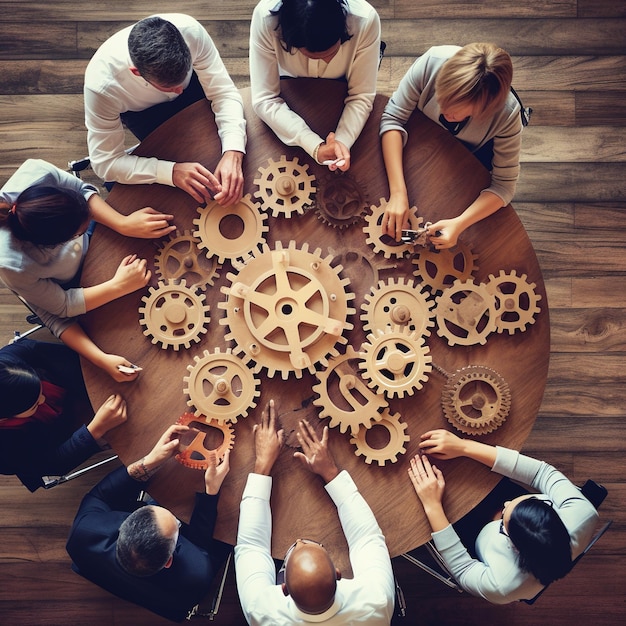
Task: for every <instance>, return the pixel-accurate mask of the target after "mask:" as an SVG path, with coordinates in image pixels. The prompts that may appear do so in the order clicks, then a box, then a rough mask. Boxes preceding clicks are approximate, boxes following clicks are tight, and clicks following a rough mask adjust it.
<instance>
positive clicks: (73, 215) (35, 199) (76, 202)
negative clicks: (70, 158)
mask: <svg viewBox="0 0 626 626" xmlns="http://www.w3.org/2000/svg"><path fill="white" fill-rule="evenodd" d="M5 219H6V222H7V223H8V226H9V228H10V230H11V232H12V233H13V235H14V236H15V237H16V238H17V239H20V240H21V241H29V242H30V243H34V244H35V245H38V246H54V245H57V244H59V243H63V242H65V241H69V240H70V239H72V238H73V237H74V236H75V235H76V234H77V233H78V232H79V230H80V228H81V227H82V226H83V225H85V224H86V223H87V222H88V220H89V206H88V204H87V200H85V198H84V197H83V196H82V195H81V194H80V193H78V192H76V191H74V190H72V189H60V188H58V187H46V186H43V185H35V186H33V187H28V188H27V189H25V190H24V191H22V193H21V194H20V195H19V196H18V198H17V200H16V201H15V210H11V209H8V215H7V217H6V218H5Z"/></svg>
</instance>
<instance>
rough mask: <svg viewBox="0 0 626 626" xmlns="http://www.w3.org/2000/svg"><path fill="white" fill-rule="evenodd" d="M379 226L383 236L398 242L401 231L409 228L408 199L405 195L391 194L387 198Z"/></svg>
mask: <svg viewBox="0 0 626 626" xmlns="http://www.w3.org/2000/svg"><path fill="white" fill-rule="evenodd" d="M381 226H382V230H383V235H388V236H389V237H393V238H394V239H395V240H396V241H400V239H401V238H402V230H403V229H406V228H408V227H409V198H408V196H407V195H406V193H400V194H397V193H396V194H393V193H392V194H391V195H390V196H389V202H388V203H387V208H386V209H385V213H384V214H383V221H382V224H381Z"/></svg>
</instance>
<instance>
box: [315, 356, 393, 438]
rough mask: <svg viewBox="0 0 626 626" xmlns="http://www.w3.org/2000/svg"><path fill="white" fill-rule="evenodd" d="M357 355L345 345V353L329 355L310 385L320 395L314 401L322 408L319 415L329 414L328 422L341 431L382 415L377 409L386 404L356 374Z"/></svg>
mask: <svg viewBox="0 0 626 626" xmlns="http://www.w3.org/2000/svg"><path fill="white" fill-rule="evenodd" d="M360 356H361V355H360V354H359V353H358V352H357V351H356V350H355V349H354V348H353V347H352V346H348V347H347V348H346V352H345V354H342V355H340V356H335V357H332V358H331V359H329V362H328V367H327V368H326V369H324V370H322V371H321V372H316V376H317V378H318V380H319V383H318V384H317V385H313V391H314V392H315V393H317V394H318V396H319V397H318V398H316V399H315V400H313V404H314V405H315V406H318V407H320V408H321V411H320V413H319V417H320V419H323V418H325V417H330V423H329V426H330V427H331V428H333V427H335V426H339V430H340V431H341V432H342V433H345V432H346V430H347V429H348V426H349V427H350V431H351V433H352V434H353V435H356V434H357V432H358V430H359V427H361V426H365V427H366V428H369V426H370V425H371V423H372V422H373V421H377V420H379V419H381V414H380V411H381V410H382V409H384V408H386V407H387V402H386V400H385V399H384V398H383V396H380V395H377V394H376V393H374V392H373V391H371V390H370V389H369V388H368V387H367V385H366V384H365V383H364V382H363V380H362V379H361V377H360V376H359V374H358V363H357V361H358V360H359V358H360Z"/></svg>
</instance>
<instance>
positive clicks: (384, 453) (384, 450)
mask: <svg viewBox="0 0 626 626" xmlns="http://www.w3.org/2000/svg"><path fill="white" fill-rule="evenodd" d="M407 426H408V425H407V424H406V423H404V422H402V421H400V413H393V414H392V413H391V412H390V411H389V409H385V410H384V411H383V414H382V416H381V419H380V420H379V421H377V422H376V423H375V424H374V425H373V426H372V428H376V427H378V428H384V429H386V430H387V432H388V434H389V442H388V443H387V444H386V445H384V446H382V447H380V448H376V447H374V446H372V445H371V444H370V443H369V442H368V441H367V436H368V434H369V433H370V429H369V428H366V427H364V426H362V427H361V428H360V429H359V432H358V433H357V434H356V435H355V436H353V437H351V438H350V443H352V444H354V445H355V446H356V451H355V454H356V455H357V456H363V457H365V462H366V463H367V464H370V465H371V463H372V461H376V462H377V463H378V465H381V466H382V465H384V464H385V463H386V462H387V461H390V462H391V463H395V462H396V461H397V460H398V455H400V454H404V453H405V452H406V447H405V446H404V444H405V443H406V442H407V441H410V439H411V437H410V436H409V435H407V434H406V429H407Z"/></svg>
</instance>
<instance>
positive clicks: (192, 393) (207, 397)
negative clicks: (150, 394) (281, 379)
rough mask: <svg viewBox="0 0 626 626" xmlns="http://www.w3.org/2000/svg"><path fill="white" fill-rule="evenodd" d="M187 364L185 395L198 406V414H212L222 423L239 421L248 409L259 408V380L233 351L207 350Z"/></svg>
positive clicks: (194, 405) (189, 401)
mask: <svg viewBox="0 0 626 626" xmlns="http://www.w3.org/2000/svg"><path fill="white" fill-rule="evenodd" d="M194 361H195V363H194V364H193V365H188V366H187V370H188V371H189V375H188V376H186V377H185V378H183V382H184V383H185V384H186V385H187V387H186V388H185V390H184V392H185V393H186V394H187V395H188V396H189V400H188V401H187V404H188V405H189V406H191V407H195V408H196V411H195V415H210V416H211V418H212V419H214V420H216V421H218V422H220V423H223V422H233V423H236V422H237V418H238V417H246V416H247V415H248V410H249V409H251V408H253V407H255V406H256V398H258V397H259V395H260V393H261V392H260V391H259V390H258V388H257V387H258V384H259V381H258V380H256V379H255V377H254V373H253V372H252V371H251V370H250V368H249V367H248V366H247V365H246V364H245V363H244V362H243V361H242V360H241V359H240V358H239V357H237V356H235V355H234V354H231V350H230V348H228V349H227V350H226V352H220V349H219V348H215V352H214V353H212V354H211V353H210V352H209V351H208V350H205V351H204V354H203V355H202V356H195V357H194Z"/></svg>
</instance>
